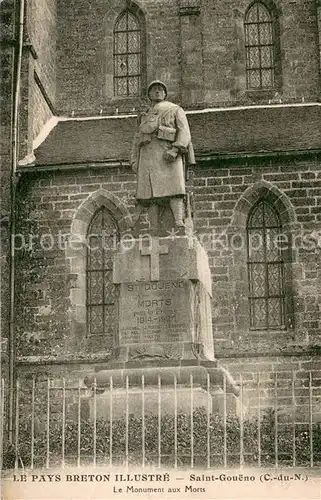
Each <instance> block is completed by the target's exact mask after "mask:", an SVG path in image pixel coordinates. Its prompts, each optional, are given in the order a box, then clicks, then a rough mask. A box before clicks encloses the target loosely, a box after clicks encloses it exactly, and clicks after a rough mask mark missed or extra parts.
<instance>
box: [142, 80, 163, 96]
mask: <svg viewBox="0 0 321 500" xmlns="http://www.w3.org/2000/svg"><path fill="white" fill-rule="evenodd" d="M154 85H161V86H162V87H163V89H164V92H165V98H166V97H167V87H166V85H165V83H163V82H161V81H160V80H154V81H152V82H151V83H150V84H149V85H148V89H147V95H148V96H149V91H150V89H151V88H152V87H154Z"/></svg>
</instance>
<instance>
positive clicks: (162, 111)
mask: <svg viewBox="0 0 321 500" xmlns="http://www.w3.org/2000/svg"><path fill="white" fill-rule="evenodd" d="M147 93H148V97H149V100H150V101H151V106H150V108H149V109H148V111H147V112H146V113H142V115H141V117H140V124H139V127H138V131H137V134H136V136H135V139H134V142H133V147H132V155H131V165H132V168H133V170H134V172H135V173H136V174H137V192H136V200H137V205H136V216H135V221H137V220H138V219H139V216H140V214H141V212H142V210H143V207H144V206H151V205H153V206H156V207H158V206H159V205H160V204H162V203H163V202H166V201H167V200H168V201H169V206H170V208H171V210H172V213H173V217H174V221H175V224H176V226H177V227H184V213H185V206H184V197H185V171H186V168H187V164H188V163H194V155H193V149H192V144H191V134H190V129H189V125H188V121H187V118H186V115H185V113H184V111H183V109H182V108H181V107H180V106H178V105H177V104H173V103H172V102H169V101H167V100H166V98H167V88H166V85H165V84H164V83H163V82H161V81H158V80H156V81H153V82H152V83H151V84H150V85H149V87H148V92H147ZM158 209H159V208H156V210H158Z"/></svg>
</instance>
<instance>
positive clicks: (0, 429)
mask: <svg viewBox="0 0 321 500" xmlns="http://www.w3.org/2000/svg"><path fill="white" fill-rule="evenodd" d="M0 390H1V393H0V400H1V405H0V406H1V409H0V411H1V417H0V418H1V420H0V471H1V470H2V466H3V441H4V439H3V437H4V419H5V415H4V379H3V378H2V379H1V389H0Z"/></svg>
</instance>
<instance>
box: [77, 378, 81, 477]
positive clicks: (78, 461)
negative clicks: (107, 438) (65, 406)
mask: <svg viewBox="0 0 321 500" xmlns="http://www.w3.org/2000/svg"><path fill="white" fill-rule="evenodd" d="M80 384H81V380H78V412H77V417H78V425H77V467H78V468H79V467H80V449H81V448H80V438H81V413H80V410H81V408H80V403H81V399H80V389H81V385H80Z"/></svg>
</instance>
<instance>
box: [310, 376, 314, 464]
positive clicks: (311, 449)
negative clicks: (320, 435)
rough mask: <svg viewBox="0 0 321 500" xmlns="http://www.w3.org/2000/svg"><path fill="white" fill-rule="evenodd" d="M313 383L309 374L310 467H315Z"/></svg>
mask: <svg viewBox="0 0 321 500" xmlns="http://www.w3.org/2000/svg"><path fill="white" fill-rule="evenodd" d="M312 389H313V381H312V372H309V438H310V467H313V466H314V456H313V399H312V396H313V392H312Z"/></svg>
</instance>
